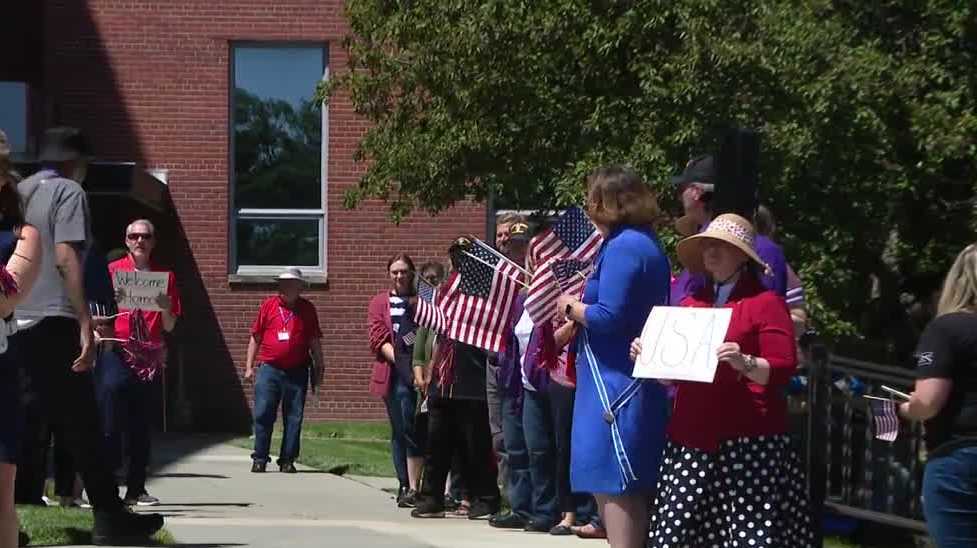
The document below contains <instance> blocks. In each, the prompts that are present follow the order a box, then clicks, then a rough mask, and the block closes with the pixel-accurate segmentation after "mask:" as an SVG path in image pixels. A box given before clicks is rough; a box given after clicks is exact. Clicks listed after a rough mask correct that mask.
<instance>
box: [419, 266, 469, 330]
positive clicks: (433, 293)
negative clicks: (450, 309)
mask: <svg viewBox="0 0 977 548" xmlns="http://www.w3.org/2000/svg"><path fill="white" fill-rule="evenodd" d="M457 286H458V273H457V272H453V273H452V274H451V277H449V278H448V279H447V280H446V281H445V282H444V285H442V287H443V288H445V291H438V290H436V289H435V288H434V286H432V285H431V284H429V283H427V282H426V281H424V280H420V279H419V280H417V307H416V308H415V310H414V321H415V322H416V323H417V325H420V326H422V327H426V328H428V329H432V330H434V331H435V332H437V333H443V332H444V331H445V329H446V327H447V325H448V318H447V316H445V314H444V310H443V309H442V308H441V305H442V304H444V302H446V301H447V300H448V299H447V298H446V297H448V296H450V295H451V294H453V292H454V291H456V290H457Z"/></svg>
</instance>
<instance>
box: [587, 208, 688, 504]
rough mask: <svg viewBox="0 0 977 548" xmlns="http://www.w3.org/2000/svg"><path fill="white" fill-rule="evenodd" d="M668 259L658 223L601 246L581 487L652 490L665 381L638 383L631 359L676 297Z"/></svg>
mask: <svg viewBox="0 0 977 548" xmlns="http://www.w3.org/2000/svg"><path fill="white" fill-rule="evenodd" d="M669 281H670V270H669V265H668V258H667V257H665V254H664V252H663V251H662V249H661V245H660V244H659V242H658V239H657V238H656V237H655V235H654V233H653V232H651V230H650V229H642V228H636V227H628V226H626V227H619V228H618V229H616V230H615V231H614V232H613V233H611V234H610V235H609V236H608V238H607V240H606V241H605V242H604V244H603V246H602V247H601V249H600V251H599V253H598V256H597V260H596V262H595V268H594V272H593V274H592V275H591V277H590V279H589V280H588V281H587V285H586V289H585V290H584V295H583V302H584V303H585V304H588V305H590V306H588V307H587V312H586V319H587V328H586V329H585V330H583V331H582V332H581V335H580V337H578V341H577V394H576V402H575V404H574V409H573V435H572V439H571V445H570V447H571V460H570V482H571V484H572V487H573V491H574V492H577V493H595V494H605V495H621V494H627V493H640V492H651V491H653V490H654V489H655V487H656V483H657V481H658V467H659V464H660V463H661V457H662V450H663V448H664V445H665V426H666V422H667V414H668V398H667V395H666V392H665V389H664V387H663V386H662V385H660V384H658V383H656V382H654V381H635V380H634V379H633V378H632V377H631V371H632V369H633V368H634V364H633V362H631V360H630V358H629V357H628V351H629V347H630V344H631V341H632V340H633V339H635V338H636V337H638V336H639V335H640V334H641V330H642V328H643V327H644V323H645V320H646V319H647V318H648V314H649V313H650V312H651V308H652V307H653V306H656V305H665V304H667V303H668V293H669Z"/></svg>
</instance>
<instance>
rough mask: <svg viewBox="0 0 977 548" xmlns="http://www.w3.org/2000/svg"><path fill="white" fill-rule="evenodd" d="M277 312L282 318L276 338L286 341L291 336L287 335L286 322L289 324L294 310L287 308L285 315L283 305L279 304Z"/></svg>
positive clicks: (293, 316)
mask: <svg viewBox="0 0 977 548" xmlns="http://www.w3.org/2000/svg"><path fill="white" fill-rule="evenodd" d="M278 314H279V315H280V316H281V318H282V328H281V330H280V331H279V332H278V340H279V341H282V342H284V341H287V340H289V339H290V338H291V336H290V335H289V332H288V324H289V322H291V321H292V319H293V318H295V312H292V311H291V310H289V311H288V314H287V315H286V314H285V307H283V306H281V305H279V306H278Z"/></svg>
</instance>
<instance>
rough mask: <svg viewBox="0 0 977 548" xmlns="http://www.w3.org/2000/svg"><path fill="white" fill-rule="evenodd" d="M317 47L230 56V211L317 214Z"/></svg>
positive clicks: (320, 64) (320, 66)
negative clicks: (314, 211)
mask: <svg viewBox="0 0 977 548" xmlns="http://www.w3.org/2000/svg"><path fill="white" fill-rule="evenodd" d="M323 70H324V50H323V48H321V47H274V48H270V47H269V48H265V47H237V48H235V49H234V94H233V103H234V104H233V116H234V120H233V139H234V174H235V186H234V188H235V206H236V207H237V208H263V209H268V208H272V209H319V208H320V207H321V200H322V199H321V196H322V188H321V187H322V180H321V164H322V115H321V111H320V108H319V105H317V104H315V103H313V102H312V100H311V99H312V95H313V93H314V92H315V87H316V84H317V82H319V80H321V78H322V75H323Z"/></svg>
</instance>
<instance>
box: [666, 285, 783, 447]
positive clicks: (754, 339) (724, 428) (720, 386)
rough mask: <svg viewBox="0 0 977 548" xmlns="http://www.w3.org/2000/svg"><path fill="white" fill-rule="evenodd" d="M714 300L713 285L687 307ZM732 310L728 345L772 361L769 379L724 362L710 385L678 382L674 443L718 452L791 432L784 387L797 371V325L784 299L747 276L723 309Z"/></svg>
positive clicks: (671, 431) (670, 430)
mask: <svg viewBox="0 0 977 548" xmlns="http://www.w3.org/2000/svg"><path fill="white" fill-rule="evenodd" d="M714 300H715V297H714V295H713V288H712V285H711V284H709V285H707V286H706V287H704V288H703V289H701V290H699V291H698V292H697V293H695V294H694V295H691V296H689V297H686V298H685V299H684V300H683V301H682V306H692V307H699V308H711V307H712V303H713V302H714ZM724 306H725V307H726V308H732V309H733V316H732V319H731V320H730V323H729V329H728V330H727V332H726V342H735V343H738V344H739V345H740V351H741V352H743V353H744V354H751V355H753V356H756V357H758V358H764V359H766V360H767V361H768V362H770V380H769V382H768V383H767V384H766V385H760V384H757V383H754V382H752V381H750V380H749V379H747V378H746V376H744V375H742V374H740V373H739V372H738V371H736V370H735V369H733V368H732V367H731V366H730V365H729V364H728V363H726V362H722V363H720V364H719V366H718V367H717V369H716V378H715V380H714V381H713V382H712V383H711V384H709V383H699V382H679V383H677V384H678V387H677V390H676V394H675V400H674V404H673V405H674V407H673V411H672V417H671V420H670V422H669V427H668V436H669V439H671V440H672V441H673V442H676V443H679V444H681V445H684V446H686V447H692V448H696V449H700V450H703V451H715V450H717V449H718V448H719V444H720V442H722V441H724V440H729V439H734V438H739V437H758V436H768V435H777V434H784V433H786V432H787V400H786V397H785V395H784V387H785V386H786V385H787V383H788V382H789V381H790V378H791V377H792V376H793V375H794V371H795V369H796V368H797V349H796V345H795V343H794V325H793V323H792V322H791V319H790V313H789V312H788V311H787V304H786V303H785V302H784V299H783V297H780V296H779V295H777V294H776V293H774V292H773V291H768V290H766V289H765V288H764V287H763V285H762V284H761V283H760V282H759V280H757V279H756V278H753V277H749V276H747V277H744V278H742V279H740V281H739V282H738V283H737V284H736V287H734V288H733V291H732V293H731V294H730V296H729V301H728V302H727V303H726V304H725V305H724Z"/></svg>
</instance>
